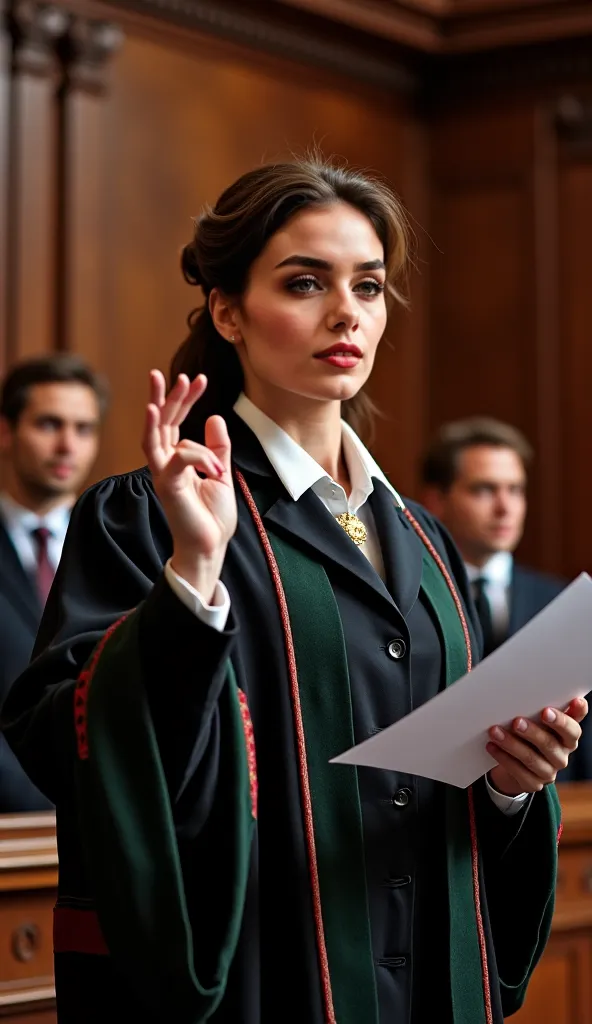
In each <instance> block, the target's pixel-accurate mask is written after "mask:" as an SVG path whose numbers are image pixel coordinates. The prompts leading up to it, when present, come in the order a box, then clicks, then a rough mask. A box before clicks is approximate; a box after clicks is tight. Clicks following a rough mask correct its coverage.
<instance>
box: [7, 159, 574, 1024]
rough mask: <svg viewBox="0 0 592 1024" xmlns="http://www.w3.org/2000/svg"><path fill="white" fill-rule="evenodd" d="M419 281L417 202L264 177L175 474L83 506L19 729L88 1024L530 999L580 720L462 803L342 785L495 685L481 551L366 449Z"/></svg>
mask: <svg viewBox="0 0 592 1024" xmlns="http://www.w3.org/2000/svg"><path fill="white" fill-rule="evenodd" d="M406 259H407V253H406V231H405V219H404V215H403V212H402V210H401V208H400V206H399V204H398V202H397V200H396V199H395V198H394V197H393V196H392V195H391V194H390V193H389V191H388V190H387V189H386V188H385V187H384V186H383V185H382V184H379V183H376V182H374V181H372V180H369V179H368V178H366V177H364V176H362V175H360V174H357V173H354V172H352V171H349V170H344V169H342V168H334V167H331V166H327V165H323V164H310V163H294V164H279V165H275V166H264V167H259V168H258V169H257V170H254V171H252V172H250V173H249V174H246V175H244V176H243V177H241V178H239V180H238V181H237V182H235V184H234V185H232V186H231V187H230V188H228V189H227V190H226V191H225V192H224V193H223V195H222V196H221V197H220V199H219V200H218V202H217V204H216V206H215V207H214V208H213V209H211V210H208V211H206V212H205V213H204V215H203V216H202V217H201V219H200V220H199V221H198V222H197V224H196V227H195V236H194V239H193V241H192V242H191V244H189V245H188V246H187V247H186V249H185V251H184V255H183V269H184V272H185V276H186V278H187V279H188V280H189V281H190V282H191V283H193V284H195V285H198V284H199V285H201V287H202V289H203V291H204V294H205V297H206V302H205V306H204V308H203V309H202V310H200V311H196V312H195V313H194V314H193V315H192V317H191V318H190V334H189V337H188V339H187V341H186V342H185V344H184V345H183V347H182V349H181V350H180V352H179V353H178V354H177V356H176V358H175V360H174V364H173V372H172V382H173V386H172V388H171V390H170V392H169V394H168V396H167V395H166V394H165V382H164V379H163V377H162V375H161V374H160V373H159V372H158V371H155V372H153V373H152V375H151V382H150V402H149V405H148V407H147V412H146V423H145V430H144V442H143V443H144V450H145V453H146V457H147V462H148V466H147V467H146V468H144V469H140V470H138V471H136V472H132V473H128V474H125V475H123V476H119V477H115V478H111V479H108V480H106V481H104V482H102V483H101V484H99V485H97V486H96V487H94V488H92V489H91V490H90V491H88V492H87V493H86V494H85V495H84V496H83V498H82V499H81V500H80V502H79V504H78V506H77V508H76V510H75V512H74V515H73V518H72V525H71V528H70V532H69V536H68V540H67V543H66V549H65V553H64V558H63V561H62V565H61V567H60V570H59V573H58V577H57V579H56V584H55V585H54V589H53V593H52V596H51V599H50V602H49V605H48V609H47V612H46V616H45V619H44V622H43V626H42V630H41V634H40V637H39V641H38V645H37V657H36V660H35V661H34V662H33V664H32V665H31V667H30V668H29V670H28V671H27V672H26V673H25V675H24V676H23V677H22V678H21V680H20V682H19V683H18V684H17V685H16V686H15V687H14V688H13V691H12V693H11V695H10V698H9V701H8V703H7V706H6V708H5V712H4V717H5V728H6V732H7V736H8V738H9V741H10V743H11V744H12V746H13V748H14V749H15V751H16V752H17V754H18V755H19V757H20V758H21V759H22V762H23V764H24V766H25V768H26V770H27V771H28V772H29V773H30V775H31V777H32V779H33V780H34V781H35V782H36V784H37V785H39V786H40V787H41V788H42V789H44V790H45V792H46V793H47V795H48V797H49V798H50V799H51V800H53V801H54V802H55V804H56V806H57V815H58V838H59V854H60V884H59V899H58V905H57V908H56V915H55V948H56V985H57V999H58V1013H59V1021H60V1024H74V1022H76V1024H80V1022H82V1021H84V1022H92V1024H94V1022H97V1024H98V1022H99V1021H100V1022H104V1021H105V1020H110V1021H119V1020H121V1021H124V1020H125V1021H129V1020H142V1021H143V1022H156V1021H159V1022H164V1021H167V1022H169V1021H170V1022H174V1024H198V1022H202V1021H206V1020H207V1021H210V1020H211V1021H213V1022H215V1024H277V1022H279V1021H282V1020H284V1019H292V1020H297V1021H299V1022H302V1024H324V1022H333V1021H336V1022H337V1024H387V1022H388V1024H424V1022H428V1021H429V1022H431V1021H435V1020H437V1021H438V1024H501V1022H502V1019H503V1017H504V1016H507V1015H509V1014H511V1013H512V1012H513V1011H515V1010H516V1009H517V1007H519V1006H520V1004H521V1002H522V1000H523V997H524V993H525V990H526V986H527V983H528V980H529V977H530V974H531V972H532V969H533V967H534V965H535V964H536V962H537V960H538V958H539V957H540V955H541V952H542V950H543V948H544V944H545V941H546V938H547V936H548V932H549V926H550V921H551V915H552V909H553V891H554V883H555V869H556V847H557V833H558V826H559V820H558V804H557V798H556V794H555V791H554V788H553V786H552V785H549V784H550V783H552V782H553V779H554V777H555V773H556V771H557V770H558V769H560V768H562V767H564V765H565V764H566V762H567V758H568V755H569V753H570V751H572V750H573V749H574V748H575V746H576V745H577V740H578V736H579V734H580V728H579V725H578V721H579V720H581V718H583V716H584V714H585V712H586V704H585V702H584V701H574V702H572V705H570V708H569V713H568V714H564V713H562V712H561V711H559V710H557V709H546V711H545V714H544V715H543V716H542V718H541V720H540V721H538V722H534V721H528V722H523V721H518V722H515V723H514V728H512V729H511V730H509V731H506V730H502V731H500V730H499V727H496V726H495V723H492V733H491V742H490V744H489V749H490V750H491V752H492V753H493V754H494V757H495V758H496V760H497V762H498V764H497V766H496V767H495V768H494V769H493V770H492V772H491V773H490V776H489V778H488V779H482V780H480V781H479V782H478V783H477V784H476V785H474V786H473V787H471V789H470V791H468V792H465V791H461V790H457V789H455V788H452V787H446V786H443V785H440V784H436V783H433V782H431V781H429V780H426V779H421V778H415V777H411V776H406V775H402V774H400V773H395V772H385V771H378V770H372V769H367V768H360V769H358V770H356V769H355V768H353V767H349V766H341V765H331V764H329V760H330V758H331V757H333V756H334V755H336V754H337V753H339V752H341V751H343V750H344V749H346V748H347V747H349V746H351V745H352V744H353V743H355V742H359V741H360V740H362V739H364V738H366V737H368V736H370V735H372V734H373V733H375V732H376V731H377V730H379V729H381V728H383V727H385V726H387V725H389V724H390V723H391V722H393V721H394V720H396V719H398V718H400V717H401V716H403V715H405V714H407V713H408V712H409V711H411V710H412V708H414V707H417V705H418V704H420V703H422V702H423V701H425V700H428V699H429V698H430V697H432V696H434V695H435V694H436V693H437V692H438V691H439V690H440V689H441V688H442V687H444V686H447V685H451V684H452V683H454V681H455V679H457V678H458V677H459V676H461V675H463V674H464V673H465V672H466V671H467V669H469V668H470V667H471V665H472V664H474V662H475V661H476V660H477V658H478V641H477V635H476V626H475V618H474V613H473V609H472V606H471V602H470V598H469V595H468V589H467V584H466V580H465V576H464V572H463V569H462V565H461V561H460V559H459V556H458V554H457V552H456V550H455V548H454V546H453V544H452V543H451V541H450V539H449V538H448V536H447V535H446V534H445V533H444V531H443V530H442V528H441V527H440V526H439V525H438V524H437V523H436V522H435V521H434V520H433V519H431V518H430V517H429V516H428V515H427V514H426V513H425V512H424V511H423V510H422V509H421V508H420V507H418V506H416V505H414V504H412V503H409V502H404V501H403V500H402V499H401V498H400V496H399V495H398V494H397V492H396V491H395V490H394V489H393V487H392V486H391V484H390V483H389V481H388V480H387V479H386V477H385V476H384V474H383V473H382V472H381V470H380V468H379V467H378V466H377V464H376V463H375V462H374V460H373V459H372V457H371V455H370V454H369V452H368V451H367V449H366V448H365V447H364V446H363V444H362V442H361V441H360V439H359V437H358V435H357V433H356V432H355V428H356V427H357V426H359V425H360V423H361V422H362V421H363V416H364V412H365V411H366V410H367V400H366V399H365V398H364V396H363V391H362V388H363V386H364V384H365V383H366V381H367V379H368V377H369V374H370V372H371V369H372V365H373V362H374V358H375V355H376V350H377V346H378V344H379V343H380V339H381V337H382V335H383V332H384V328H385V324H386V317H387V296H388V293H389V291H390V293H391V294H392V295H393V296H394V298H395V299H397V298H399V293H398V290H397V283H398V281H399V280H400V278H401V276H402V274H403V273H404V270H405V264H406ZM400 443H401V445H403V444H404V443H405V438H404V432H402V433H401V438H400ZM392 461H393V463H395V464H396V453H394V455H393V460H392ZM553 716H554V718H553ZM522 727H524V728H525V731H521V729H522ZM434 1007H435V1009H434Z"/></svg>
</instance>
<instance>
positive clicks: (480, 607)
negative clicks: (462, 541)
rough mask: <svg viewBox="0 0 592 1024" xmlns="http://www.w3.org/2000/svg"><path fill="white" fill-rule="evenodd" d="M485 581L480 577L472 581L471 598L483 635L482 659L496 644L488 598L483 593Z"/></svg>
mask: <svg viewBox="0 0 592 1024" xmlns="http://www.w3.org/2000/svg"><path fill="white" fill-rule="evenodd" d="M486 585H487V580H486V579H484V578H483V576H480V577H479V579H476V580H473V585H472V586H473V597H474V599H475V606H476V608H477V615H478V616H479V621H480V623H481V631H482V633H483V657H484V658H486V657H487V655H488V654H491V652H492V651H495V649H496V647H497V646H498V644H497V643H496V636H495V631H494V628H493V618H492V616H491V605H490V603H489V598H488V597H487V593H486V591H485V587H486Z"/></svg>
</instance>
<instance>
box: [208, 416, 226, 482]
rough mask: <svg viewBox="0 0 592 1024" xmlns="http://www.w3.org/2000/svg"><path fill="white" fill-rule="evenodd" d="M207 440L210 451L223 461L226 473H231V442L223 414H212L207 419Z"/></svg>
mask: <svg viewBox="0 0 592 1024" xmlns="http://www.w3.org/2000/svg"><path fill="white" fill-rule="evenodd" d="M205 442H206V445H207V446H208V448H209V449H210V451H212V452H214V454H215V455H216V457H217V458H218V459H219V461H220V462H221V463H222V466H223V467H224V470H225V472H226V473H230V455H231V444H230V438H229V436H228V428H227V426H226V420H225V419H224V417H223V416H210V418H209V419H208V420H206V426H205Z"/></svg>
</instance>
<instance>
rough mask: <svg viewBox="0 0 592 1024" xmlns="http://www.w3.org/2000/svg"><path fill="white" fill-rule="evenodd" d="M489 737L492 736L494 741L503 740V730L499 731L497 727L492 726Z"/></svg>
mask: <svg viewBox="0 0 592 1024" xmlns="http://www.w3.org/2000/svg"><path fill="white" fill-rule="evenodd" d="M491 735H492V736H493V738H494V740H503V739H505V733H504V730H503V729H500V727H499V725H494V727H493V729H492V730H491Z"/></svg>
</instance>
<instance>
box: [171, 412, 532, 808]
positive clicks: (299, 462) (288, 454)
mask: <svg viewBox="0 0 592 1024" xmlns="http://www.w3.org/2000/svg"><path fill="white" fill-rule="evenodd" d="M234 411H235V412H236V414H237V415H238V416H240V418H241V419H242V420H243V422H244V423H246V424H247V426H248V427H250V429H251V430H252V431H253V433H254V434H255V436H256V438H257V440H258V441H259V444H260V445H261V447H262V448H263V450H264V452H265V454H266V456H267V458H268V459H269V462H270V463H271V465H272V467H273V469H274V470H275V472H276V473H277V475H278V477H279V478H280V480H281V482H282V484H283V485H284V487H285V488H286V490H287V492H288V494H289V495H290V497H291V498H293V499H294V501H298V499H299V498H301V497H302V495H303V494H304V493H305V491H307V490H309V489H310V490H313V491H314V493H315V494H316V495H317V497H318V498H319V499H320V500H321V501H322V502H323V504H324V505H325V507H326V508H327V509H328V510H329V512H331V514H332V515H335V516H337V515H340V514H341V513H342V512H352V513H354V514H355V515H357V516H358V517H359V518H360V519H362V521H363V523H364V525H365V526H366V529H367V530H368V538H367V540H366V542H365V543H364V544H362V545H360V551H362V552H363V554H365V555H366V557H367V558H368V560H369V561H370V562H371V563H372V565H373V566H374V568H375V569H376V571H377V572H378V573H379V574H381V575H382V576H383V578H384V564H383V559H382V554H381V551H380V544H379V541H378V534H377V531H376V526H375V523H374V517H373V515H372V510H371V508H370V505H369V504H368V498H369V497H370V495H371V494H372V491H373V490H374V484H373V482H372V477H376V478H377V479H379V480H381V481H382V483H383V484H384V485H385V486H386V487H388V489H389V490H390V492H391V493H392V495H393V497H394V499H395V501H396V502H397V504H398V505H399V507H400V508H404V507H405V506H404V504H403V501H402V499H401V497H400V496H399V495H398V494H397V492H396V491H395V489H394V488H393V487H392V485H391V484H390V483H389V481H388V480H387V478H386V477H385V475H384V473H383V472H382V470H381V469H380V467H379V466H378V464H377V463H376V462H375V461H374V459H373V458H372V456H371V455H370V452H369V451H368V450H367V449H366V448H365V447H364V445H363V444H362V442H361V441H360V439H359V437H357V435H356V434H355V433H354V431H353V430H352V429H351V427H349V426H348V425H347V423H345V422H343V421H342V445H343V454H344V458H345V461H346V463H347V470H348V473H349V477H350V481H351V485H352V489H351V493H350V495H349V497H348V496H347V494H346V493H345V491H344V489H343V487H341V486H340V484H338V483H337V482H336V481H335V480H333V479H332V478H331V477H330V476H329V474H328V473H327V472H326V470H324V469H323V467H322V466H320V465H319V464H318V462H315V460H314V459H313V458H312V456H311V455H309V454H308V452H306V451H305V450H304V448H301V447H300V445H299V444H297V443H296V441H294V440H293V438H291V437H290V435H289V434H287V433H286V431H285V430H283V429H282V428H281V427H280V426H278V424H277V423H275V422H274V420H271V419H270V418H269V416H266V415H265V413H263V412H261V410H260V409H258V408H257V407H256V406H255V405H253V403H252V402H251V400H250V399H249V398H247V396H246V395H245V394H241V395H240V396H239V398H238V400H237V402H236V404H235V406H234ZM165 576H166V579H167V581H168V583H169V586H170V587H171V589H172V590H173V591H174V592H175V594H176V595H177V597H178V598H179V599H180V600H181V601H182V602H183V604H184V605H185V606H186V607H187V608H189V609H190V610H191V611H193V613H194V614H195V615H196V616H197V617H198V618H199V619H201V621H202V622H205V623H206V624H207V625H209V626H212V627H213V628H214V629H217V630H219V631H220V632H221V631H222V630H223V629H224V628H225V626H226V621H227V618H228V615H229V612H230V596H229V594H228V591H227V589H226V587H225V586H224V584H223V583H222V581H221V580H219V581H218V583H217V584H216V591H215V593H214V597H213V600H212V604H211V605H206V603H205V602H204V600H203V598H202V597H201V595H200V594H199V593H198V591H197V590H195V588H194V587H192V586H190V584H189V583H187V582H186V580H184V579H182V578H181V577H180V576H178V575H177V573H176V572H175V571H174V570H173V569H172V567H171V564H170V560H169V561H168V562H167V564H166V566H165ZM485 782H486V785H487V789H488V791H489V795H490V797H491V799H492V800H493V802H494V804H495V805H496V806H497V807H498V808H499V809H500V810H501V811H503V813H504V814H516V813H517V812H518V811H519V810H520V809H521V807H522V806H523V804H524V802H525V800H527V799H528V796H527V794H523V795H522V796H519V797H511V796H505V795H504V794H503V793H498V792H497V791H496V790H494V789H493V788H492V786H491V785H490V784H489V781H488V780H487V778H486V779H485Z"/></svg>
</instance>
